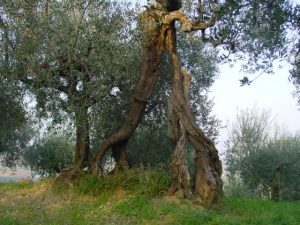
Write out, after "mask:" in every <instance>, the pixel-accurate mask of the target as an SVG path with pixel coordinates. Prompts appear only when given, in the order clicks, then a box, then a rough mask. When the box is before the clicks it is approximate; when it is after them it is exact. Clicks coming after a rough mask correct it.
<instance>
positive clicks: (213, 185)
mask: <svg viewBox="0 0 300 225" xmlns="http://www.w3.org/2000/svg"><path fill="white" fill-rule="evenodd" d="M166 45H167V50H168V52H169V53H170V56H171V60H172V64H173V68H174V84H173V89H172V91H173V95H174V96H173V107H174V109H175V113H176V114H177V116H178V118H179V123H180V124H181V126H182V127H183V128H181V130H183V129H184V130H185V132H186V133H187V136H188V140H189V141H190V142H191V144H192V145H193V147H194V149H195V153H196V159H195V163H196V168H195V174H194V182H195V187H194V190H195V193H196V194H197V195H198V196H199V201H200V203H201V204H202V205H204V206H206V207H210V206H211V205H212V204H213V203H215V202H216V201H217V200H218V197H219V195H220V193H221V192H222V180H221V174H222V165H221V161H220V160H219V157H218V152H217V150H216V148H215V146H214V144H213V142H212V141H211V140H210V139H209V138H207V137H206V135H205V134H204V133H203V131H201V130H200V128H199V127H198V126H197V124H196V122H195V118H194V115H193V113H192V110H191V107H190V103H189V101H188V99H187V98H186V97H185V96H186V94H185V93H184V84H183V78H184V76H182V71H181V68H180V62H179V58H178V55H177V53H176V30H175V28H174V26H172V25H171V26H170V29H168V33H167V38H166ZM186 76H187V75H186ZM175 126H176V125H175ZM181 132H183V131H181ZM179 160H180V159H179ZM182 186H184V185H182Z"/></svg>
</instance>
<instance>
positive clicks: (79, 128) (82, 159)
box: [75, 107, 91, 169]
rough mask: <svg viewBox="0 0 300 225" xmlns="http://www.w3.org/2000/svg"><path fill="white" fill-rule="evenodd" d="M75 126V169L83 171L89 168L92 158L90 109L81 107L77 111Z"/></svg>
mask: <svg viewBox="0 0 300 225" xmlns="http://www.w3.org/2000/svg"><path fill="white" fill-rule="evenodd" d="M75 124H76V146H75V167H76V168H77V169H83V168H85V167H87V166H88V164H89V160H90V157H91V152H90V135H89V128H90V127H89V119H88V107H80V108H77V109H76V110H75Z"/></svg>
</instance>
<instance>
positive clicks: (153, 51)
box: [91, 10, 164, 174]
mask: <svg viewBox="0 0 300 225" xmlns="http://www.w3.org/2000/svg"><path fill="white" fill-rule="evenodd" d="M152 13H153V11H152V10H146V11H145V12H144V13H143V15H142V16H141V19H142V20H143V22H142V24H143V29H144V35H143V50H144V51H143V61H142V62H143V63H142V71H141V75H140V78H139V80H138V83H137V85H136V87H135V88H134V90H133V94H132V99H131V104H130V107H129V111H128V115H127V118H126V120H125V122H124V124H123V126H122V127H121V128H120V129H119V130H118V131H117V132H116V133H115V134H113V135H112V136H111V137H110V138H108V139H107V140H105V141H104V142H103V144H102V145H101V147H100V148H99V150H98V151H97V153H96V155H95V157H94V158H93V160H92V166H91V172H92V173H93V174H99V173H100V174H101V173H102V169H101V166H100V164H101V162H102V159H103V156H104V154H105V153H106V152H107V151H108V150H109V149H110V148H114V149H115V150H114V151H115V154H117V151H120V150H121V149H122V151H123V153H122V154H125V148H126V144H127V142H128V139H129V138H130V137H131V135H132V133H133V131H134V130H135V129H136V127H137V126H138V124H139V123H140V121H141V119H142V117H143V114H144V111H145V107H146V104H147V101H148V98H149V97H150V95H151V94H152V92H153V88H154V85H155V82H156V80H157V72H158V66H159V63H160V61H161V58H162V54H163V50H164V29H163V28H161V25H160V24H159V23H157V21H156V19H155V18H154V17H153V15H152ZM120 147H121V148H120ZM118 149H119V150H118ZM123 158H124V159H125V155H124V157H123ZM117 165H118V163H117Z"/></svg>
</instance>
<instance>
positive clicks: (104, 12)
mask: <svg viewBox="0 0 300 225" xmlns="http://www.w3.org/2000/svg"><path fill="white" fill-rule="evenodd" d="M182 3H184V4H182ZM181 8H183V10H182V11H180V9H181ZM0 13H1V15H0V36H1V42H0V51H1V52H2V54H1V55H0V76H1V81H2V80H3V82H4V83H5V84H7V87H11V93H10V92H9V93H8V95H9V98H8V99H9V100H8V101H6V98H5V94H3V96H1V99H0V101H1V103H2V102H4V105H6V106H7V107H6V108H5V109H1V115H2V114H3V115H5V116H6V117H7V121H5V123H3V124H2V123H1V128H2V127H3V128H4V127H5V128H6V127H7V130H5V129H3V132H2V131H1V134H0V135H1V136H0V138H1V142H0V144H1V149H0V153H1V155H4V156H5V158H4V159H5V160H6V162H17V161H16V160H17V159H19V158H20V157H24V160H23V162H24V163H25V164H29V165H30V166H31V167H32V168H33V169H34V170H36V171H37V172H39V173H41V174H52V173H56V172H59V171H61V169H62V168H63V167H64V166H65V165H68V164H69V163H70V162H71V160H70V157H71V155H72V154H71V152H70V146H69V144H65V145H64V144H63V143H62V142H65V143H69V142H68V141H62V140H63V139H62V138H54V137H51V136H49V137H42V138H41V139H39V138H37V137H34V134H33V135H31V136H30V132H26V131H25V130H24V129H28V126H26V124H25V118H26V115H25V113H24V110H27V109H28V108H26V107H24V109H23V108H22V107H23V105H22V103H24V102H25V101H26V100H30V101H31V103H32V104H35V110H36V112H37V115H38V116H39V117H40V118H42V117H44V118H48V119H50V120H51V122H52V123H53V125H54V124H55V123H56V124H60V125H62V124H65V123H66V121H71V123H72V126H70V127H69V130H72V131H71V132H70V133H71V137H70V139H73V140H74V142H75V148H74V149H75V150H74V154H73V155H74V160H73V161H74V163H73V167H72V169H70V170H64V171H62V172H61V174H60V175H61V177H62V178H64V179H65V180H66V182H67V183H68V182H70V181H72V179H73V178H74V177H77V176H79V175H80V173H81V172H82V170H86V169H87V170H88V172H89V173H90V174H94V175H104V174H105V173H107V172H110V173H116V172H118V171H126V170H127V169H128V165H129V166H132V165H134V164H137V163H142V164H144V165H145V164H146V165H150V166H155V165H157V164H159V163H166V162H168V163H169V162H171V170H172V176H171V178H172V179H171V187H172V189H171V190H172V192H173V194H179V195H182V196H183V197H187V198H193V199H194V200H195V199H197V201H198V202H199V203H200V204H201V205H203V206H205V207H211V206H212V205H213V204H215V203H216V202H218V200H219V199H220V196H222V193H221V192H222V180H221V174H222V164H221V161H220V159H219V156H218V151H217V149H216V148H215V143H214V140H215V139H216V136H217V135H218V129H219V127H220V122H219V121H218V120H217V119H216V118H215V117H214V116H213V115H212V114H211V109H212V106H213V102H212V101H211V100H209V99H208V97H207V94H208V90H209V87H210V86H211V85H212V83H213V81H214V79H215V77H216V74H217V63H218V62H226V63H230V62H233V61H234V60H240V59H243V60H244V61H245V62H246V63H245V65H244V66H243V69H244V70H246V71H248V72H253V71H263V72H268V73H269V72H272V66H273V62H274V60H277V59H280V60H287V59H288V58H289V57H290V56H291V55H293V56H295V60H294V61H295V62H293V63H292V64H293V66H294V67H293V69H292V70H291V78H292V79H293V81H294V82H295V85H296V86H297V85H298V81H299V73H298V71H299V37H298V35H297V32H298V31H299V6H294V5H293V4H291V3H290V2H288V1H284V0H276V1H268V0H264V1H251V0H243V1H231V0H228V1H224V2H222V3H220V2H218V1H210V0H207V1H198V3H197V4H193V1H185V2H181V1H180V0H179V1H171V0H159V1H157V2H156V3H151V2H149V4H147V6H146V7H145V9H144V10H143V11H138V10H137V9H136V8H134V7H133V6H130V5H129V4H127V3H120V2H111V1H97V0H95V1H90V0H76V1H70V0H67V1H58V0H50V1H48V0H46V1H38V0H30V1H16V0H3V1H1V3H0ZM176 21H178V22H179V23H176ZM293 29H295V30H296V31H295V32H294V30H293ZM179 30H181V31H180V32H178V31H179ZM197 31H198V32H197ZM182 32H185V33H186V34H182ZM211 46H212V47H223V49H221V50H220V51H216V50H215V49H214V48H212V47H211ZM253 80H254V79H252V80H251V79H249V78H248V77H244V78H243V79H242V80H240V81H241V85H245V84H248V85H249V84H251V82H252V81H253ZM135 83H136V85H134V84H135ZM191 84H192V85H191ZM4 88H5V86H3V87H2V86H1V93H2V92H3V91H4V90H5V89H4ZM228 88H229V87H228ZM2 97H4V98H3V99H2ZM18 98H19V99H18ZM127 109H128V110H127ZM31 113H32V112H31ZM7 115H9V116H7ZM11 115H14V116H15V117H16V120H11ZM6 117H5V118H6ZM28 117H29V113H28ZM166 117H168V119H166ZM30 119H32V118H30ZM10 121H12V122H10ZM246 122H248V121H246ZM250 122H251V121H250ZM254 122H255V121H254ZM167 125H169V128H170V129H169V131H171V132H169V136H170V137H171V139H172V141H173V143H171V142H170V140H168V138H167V129H166V126H167ZM250 125H251V124H250ZM252 125H253V126H252V127H250V130H246V133H247V132H250V133H247V135H246V137H245V138H246V139H245V142H244V140H242V142H243V143H242V146H240V144H241V143H240V142H234V141H235V140H233V146H232V147H229V149H230V150H232V152H230V154H229V155H228V157H227V161H228V164H229V169H230V171H231V172H232V173H233V174H234V173H239V176H241V177H243V176H248V175H249V171H251V170H250V169H249V168H250V167H248V168H247V169H245V167H246V166H247V165H248V166H253V164H252V163H253V162H257V163H258V162H259V163H261V162H263V161H265V160H266V158H270V157H271V156H270V155H269V154H270V152H269V151H270V149H274V148H275V149H276V150H274V151H275V152H276V154H277V155H278V156H276V155H272V159H273V160H275V161H276V160H277V161H280V160H279V159H283V158H282V157H281V156H280V155H281V154H284V153H283V152H284V151H283V150H282V149H283V147H282V148H279V149H277V147H274V146H276V145H279V143H282V142H283V143H285V145H283V146H284V147H285V148H289V149H291V151H290V152H288V154H286V155H289V154H291V156H293V157H296V158H297V157H298V156H297V155H294V154H296V150H292V149H297V147H293V146H292V145H290V144H288V143H289V140H294V137H287V139H284V138H280V140H279V139H278V140H277V139H274V140H273V142H269V140H268V139H266V136H265V131H264V130H263V129H264V125H263V124H261V126H256V125H257V124H255V123H254V124H252ZM258 125H260V124H258ZM135 130H136V132H135V133H134V131H135ZM243 132H244V131H243ZM171 133H173V135H170V134H171ZM248 137H251V138H253V140H251V141H249V140H248ZM296 139H297V138H296ZM32 142H33V143H32ZM244 143H247V144H246V146H243V145H244ZM272 143H273V144H272ZM146 144H147V146H146ZM230 144H231V143H229V145H230ZM240 148H242V149H244V150H243V151H242V152H241V151H240ZM153 149H155V150H153ZM174 149H175V150H174ZM188 149H189V150H194V151H189V152H188ZM256 149H261V150H259V151H258V150H256ZM25 150H26V151H25ZM172 152H173V154H172ZM191 152H192V153H191ZM272 152H273V151H272ZM285 153H286V152H285ZM171 154H172V156H171ZM191 155H193V156H194V164H193V170H194V171H193V175H192V176H190V175H189V173H190V170H191V166H190V165H189V162H188V157H189V156H191ZM35 157H38V160H33V159H34V158H35ZM252 158H253V159H252ZM49 159H51V160H49ZM246 159H247V160H249V162H248V161H247V160H246ZM111 160H113V162H114V163H111V162H112V161H111ZM251 160H252V161H251ZM255 160H256V161H255ZM45 162H47V163H45ZM271 164H272V163H270V164H268V167H267V168H268V169H269V170H270V171H271V172H270V173H269V174H268V176H267V175H263V176H262V177H259V176H257V177H256V178H255V179H257V180H255V179H253V180H251V179H249V180H248V179H247V181H246V180H245V181H244V183H245V185H247V186H249V187H251V188H252V189H253V190H254V189H255V190H258V189H259V188H260V189H261V190H263V191H261V193H263V195H264V196H267V194H266V193H269V192H270V193H272V194H271V196H272V197H273V198H274V199H277V198H281V197H282V198H296V197H295V196H297V195H294V194H291V192H290V191H289V188H290V187H291V186H293V185H297V184H298V183H297V182H296V183H295V184H291V182H289V181H288V180H289V179H292V178H285V177H284V176H283V174H284V173H285V172H287V171H291V173H293V172H294V171H296V170H297V168H295V167H293V166H290V164H291V163H290V162H288V163H286V162H285V161H282V162H281V161H280V162H279V164H280V165H279V167H278V166H275V167H274V166H273V165H274V164H272V165H271ZM269 165H270V166H269ZM109 166H110V167H113V168H110V169H107V168H108V167H109ZM254 169H255V168H253V171H252V173H255V171H254ZM247 174H248V175H247ZM294 174H296V172H294ZM124 176H125V175H124ZM74 182H75V181H74ZM95 182H96V183H98V185H99V186H101V183H102V181H99V182H98V181H97V180H95ZM103 182H104V181H103ZM247 182H248V183H247ZM270 182H271V183H270ZM191 183H192V184H193V185H191ZM265 186H268V187H267V189H268V188H269V189H270V191H269V190H268V191H265V189H266V187H265ZM293 187H294V186H293ZM280 193H282V194H280ZM287 193H289V194H290V195H289V196H288V195H287ZM274 196H275V197H274Z"/></svg>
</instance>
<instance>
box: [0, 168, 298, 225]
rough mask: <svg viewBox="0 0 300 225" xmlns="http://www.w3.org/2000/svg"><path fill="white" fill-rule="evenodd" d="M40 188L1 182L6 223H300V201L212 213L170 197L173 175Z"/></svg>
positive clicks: (0, 219) (0, 224) (1, 224)
mask: <svg viewBox="0 0 300 225" xmlns="http://www.w3.org/2000/svg"><path fill="white" fill-rule="evenodd" d="M52 184H53V180H51V179H50V180H45V181H42V182H40V183H38V184H30V183H18V184H0V225H17V224H22V225H23V224H24V225H25V224H28V225H38V224H39V225H40V224H41V225H44V224H45V225H46V224H47V225H94V224H95V225H96V224H120V225H125V224H139V225H140V224H149V225H156V224H157V225H160V224H174V225H175V224H178V225H185V224H190V225H192V224H195V225H196V224H197V225H202V224H203V225H205V224H207V225H238V224H240V225H242V224H243V225H300V202H299V201H298V202H297V201H295V202H271V201H262V200H254V199H232V198H225V199H224V202H223V203H222V204H220V206H219V207H218V208H216V209H214V210H211V211H205V210H204V209H202V208H201V207H198V206H197V205H195V204H193V203H192V202H190V201H188V200H180V199H177V198H174V197H168V196H164V195H163V194H164V192H165V191H166V188H167V186H168V177H167V176H166V175H164V174H163V173H160V172H141V171H134V172H128V173H127V174H125V176H123V175H122V176H121V175H116V176H114V177H113V178H111V177H110V178H106V179H103V178H97V177H85V178H84V179H83V180H82V182H81V184H80V185H79V186H78V187H76V188H73V189H68V190H66V189H63V188H60V189H58V188H56V187H55V188H53V185H52Z"/></svg>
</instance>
